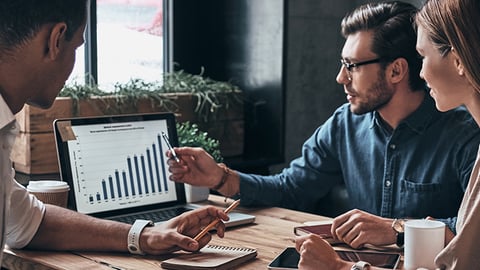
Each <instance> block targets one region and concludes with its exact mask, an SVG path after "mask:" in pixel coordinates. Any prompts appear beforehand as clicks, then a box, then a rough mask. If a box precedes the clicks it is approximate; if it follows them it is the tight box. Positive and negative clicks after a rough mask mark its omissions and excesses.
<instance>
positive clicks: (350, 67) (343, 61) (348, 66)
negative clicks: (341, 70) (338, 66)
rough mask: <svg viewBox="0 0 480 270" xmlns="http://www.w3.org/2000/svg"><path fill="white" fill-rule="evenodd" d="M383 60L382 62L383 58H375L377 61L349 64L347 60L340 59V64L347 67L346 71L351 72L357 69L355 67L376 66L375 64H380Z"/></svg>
mask: <svg viewBox="0 0 480 270" xmlns="http://www.w3.org/2000/svg"><path fill="white" fill-rule="evenodd" d="M381 60H382V59H381V58H375V59H371V60H367V61H361V62H357V63H349V62H347V60H345V59H343V58H342V59H340V63H342V65H343V66H344V67H345V69H346V70H347V71H349V72H351V71H352V69H353V68H355V67H359V66H363V65H368V64H374V63H380V61H381Z"/></svg>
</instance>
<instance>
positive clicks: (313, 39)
mask: <svg viewBox="0 0 480 270" xmlns="http://www.w3.org/2000/svg"><path fill="white" fill-rule="evenodd" d="M287 1H288V0H287ZM367 2H378V1H360V0H357V1H352V0H292V1H288V8H287V33H286V38H287V41H286V44H287V48H286V49H287V56H286V57H287V59H286V62H287V63H288V64H287V65H286V103H285V105H286V119H285V162H286V163H284V164H278V165H275V166H272V167H271V168H270V170H271V172H278V171H280V170H281V169H282V168H283V167H284V166H286V165H288V163H289V162H290V161H291V160H292V159H294V158H296V157H298V156H299V155H300V150H301V147H302V144H303V142H304V141H305V140H306V139H307V138H308V137H310V135H311V134H312V133H313V131H314V130H315V129H316V128H317V127H318V126H320V125H321V124H322V123H323V122H324V121H325V120H326V119H327V118H328V117H329V116H330V115H331V114H332V113H333V111H334V110H335V109H336V108H337V107H338V106H339V105H341V104H343V103H345V102H346V98H345V95H344V93H343V88H342V86H340V85H338V84H337V83H336V81H335V77H336V75H337V72H338V71H339V68H340V63H339V59H340V52H341V49H342V47H343V44H344V41H345V40H344V39H343V37H342V36H341V35H340V22H341V20H342V18H343V16H344V15H345V14H346V13H347V12H349V11H351V10H352V9H354V8H355V7H357V6H358V5H361V4H364V3H367ZM405 2H409V3H412V4H415V5H417V6H419V5H420V4H421V2H422V1H421V0H410V1H405Z"/></svg>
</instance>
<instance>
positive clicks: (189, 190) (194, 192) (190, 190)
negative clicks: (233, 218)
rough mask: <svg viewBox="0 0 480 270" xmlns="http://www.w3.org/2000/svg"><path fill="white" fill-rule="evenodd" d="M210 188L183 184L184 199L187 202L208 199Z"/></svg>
mask: <svg viewBox="0 0 480 270" xmlns="http://www.w3.org/2000/svg"><path fill="white" fill-rule="evenodd" d="M209 194H210V189H209V188H208V187H196V186H192V185H189V184H185V199H186V200H187V202H189V203H191V202H200V201H204V200H206V199H208V195H209Z"/></svg>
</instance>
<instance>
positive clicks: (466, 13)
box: [415, 0, 480, 93]
mask: <svg viewBox="0 0 480 270" xmlns="http://www.w3.org/2000/svg"><path fill="white" fill-rule="evenodd" d="M479 17H480V1H478V0H427V1H426V2H425V4H424V6H423V7H422V9H421V10H420V11H419V12H418V13H417V16H416V19H415V21H416V23H417V25H420V26H422V28H424V29H425V32H426V34H427V35H428V36H429V38H430V40H431V41H432V42H433V44H434V46H435V47H437V49H438V50H439V52H440V53H441V54H442V55H446V54H448V52H449V51H450V50H451V49H452V48H453V49H455V50H456V52H457V54H458V55H459V57H460V61H461V63H462V65H463V66H464V68H465V75H466V77H467V79H468V80H469V81H470V83H471V84H472V85H473V87H474V88H475V89H476V91H477V92H479V93H480V57H479V55H480V24H479V23H478V22H477V18H479Z"/></svg>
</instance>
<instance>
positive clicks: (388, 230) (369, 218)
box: [332, 209, 397, 248]
mask: <svg viewBox="0 0 480 270" xmlns="http://www.w3.org/2000/svg"><path fill="white" fill-rule="evenodd" d="M392 222H393V220H392V219H388V218H382V217H379V216H375V215H372V214H369V213H367V212H364V211H360V210H358V209H354V210H351V211H348V212H346V213H345V214H342V215H340V216H338V217H336V218H335V219H334V220H333V223H332V235H333V238H335V239H337V240H341V241H343V242H345V243H346V244H348V245H350V246H351V247H353V248H361V247H363V246H364V245H365V244H371V245H375V246H383V245H390V244H394V243H396V241H397V237H396V233H395V231H394V230H393V229H392Z"/></svg>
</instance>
